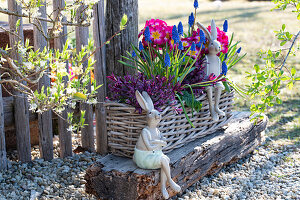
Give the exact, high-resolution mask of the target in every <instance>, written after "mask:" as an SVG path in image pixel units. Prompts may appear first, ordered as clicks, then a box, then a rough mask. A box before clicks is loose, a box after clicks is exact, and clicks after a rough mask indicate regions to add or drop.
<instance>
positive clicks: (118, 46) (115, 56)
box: [106, 0, 138, 76]
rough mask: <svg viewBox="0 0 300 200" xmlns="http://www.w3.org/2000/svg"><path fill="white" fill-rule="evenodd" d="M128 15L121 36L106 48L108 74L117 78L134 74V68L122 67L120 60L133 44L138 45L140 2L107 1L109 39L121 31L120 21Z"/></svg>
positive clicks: (128, 0)
mask: <svg viewBox="0 0 300 200" xmlns="http://www.w3.org/2000/svg"><path fill="white" fill-rule="evenodd" d="M124 14H126V15H127V17H128V22H127V26H126V29H125V30H123V31H122V33H121V35H119V36H117V37H115V38H114V39H113V40H112V41H111V42H110V43H109V44H108V45H107V46H106V67H107V74H108V75H111V74H112V73H114V74H115V75H117V76H124V75H127V74H134V73H135V70H134V69H133V68H130V67H127V66H124V65H122V64H121V63H120V62H119V60H122V58H121V56H126V55H127V53H126V51H130V49H131V44H133V45H137V43H138V38H137V37H136V36H137V35H138V0H113V1H106V36H107V39H108V38H110V37H111V36H112V35H114V34H115V33H116V32H117V31H119V30H120V21H121V19H122V17H123V15H124Z"/></svg>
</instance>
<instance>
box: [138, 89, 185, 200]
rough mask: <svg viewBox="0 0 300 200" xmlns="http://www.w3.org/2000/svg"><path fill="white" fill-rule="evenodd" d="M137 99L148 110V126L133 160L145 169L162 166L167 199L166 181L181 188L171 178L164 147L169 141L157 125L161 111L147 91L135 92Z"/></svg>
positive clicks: (163, 189)
mask: <svg viewBox="0 0 300 200" xmlns="http://www.w3.org/2000/svg"><path fill="white" fill-rule="evenodd" d="M135 95H136V98H137V101H138V102H139V104H140V106H141V107H142V109H144V110H145V111H147V124H148V125H147V126H146V127H145V128H144V129H143V130H142V133H141V135H140V137H139V139H138V141H137V143H136V146H135V149H134V155H133V160H134V162H135V163H136V164H137V166H138V167H140V168H143V169H159V168H161V174H160V177H161V191H162V194H163V197H164V198H165V199H168V198H169V194H168V191H167V189H166V183H167V181H168V182H169V184H170V186H171V188H172V189H173V190H174V191H176V192H180V191H181V188H180V186H179V185H177V184H176V183H175V182H174V181H173V180H172V178H171V173H170V166H169V162H170V159H169V158H168V156H166V155H165V154H163V152H162V147H163V146H166V145H167V143H166V142H165V141H164V139H165V138H163V137H161V135H160V132H159V130H158V129H157V125H158V123H159V122H160V120H161V115H160V113H159V112H158V111H157V110H155V109H154V106H153V102H152V100H151V98H150V96H149V95H148V93H147V92H145V91H144V92H142V95H141V93H140V92H139V91H136V92H135Z"/></svg>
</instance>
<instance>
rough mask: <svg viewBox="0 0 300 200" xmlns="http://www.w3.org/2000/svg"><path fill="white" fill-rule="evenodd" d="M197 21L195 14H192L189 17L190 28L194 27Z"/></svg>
mask: <svg viewBox="0 0 300 200" xmlns="http://www.w3.org/2000/svg"><path fill="white" fill-rule="evenodd" d="M194 21H195V17H194V14H193V13H191V15H190V16H189V26H190V27H192V26H193V24H194Z"/></svg>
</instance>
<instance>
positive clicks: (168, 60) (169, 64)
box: [165, 52, 171, 67]
mask: <svg viewBox="0 0 300 200" xmlns="http://www.w3.org/2000/svg"><path fill="white" fill-rule="evenodd" d="M170 66H171V61H170V55H169V54H168V52H167V53H166V55H165V67H170Z"/></svg>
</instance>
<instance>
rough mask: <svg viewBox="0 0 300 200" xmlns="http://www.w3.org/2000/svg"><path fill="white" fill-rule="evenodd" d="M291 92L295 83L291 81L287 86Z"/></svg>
mask: <svg viewBox="0 0 300 200" xmlns="http://www.w3.org/2000/svg"><path fill="white" fill-rule="evenodd" d="M286 86H287V87H288V88H289V89H290V90H292V89H293V86H294V83H293V81H290V82H289V83H288V84H287V85H286Z"/></svg>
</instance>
